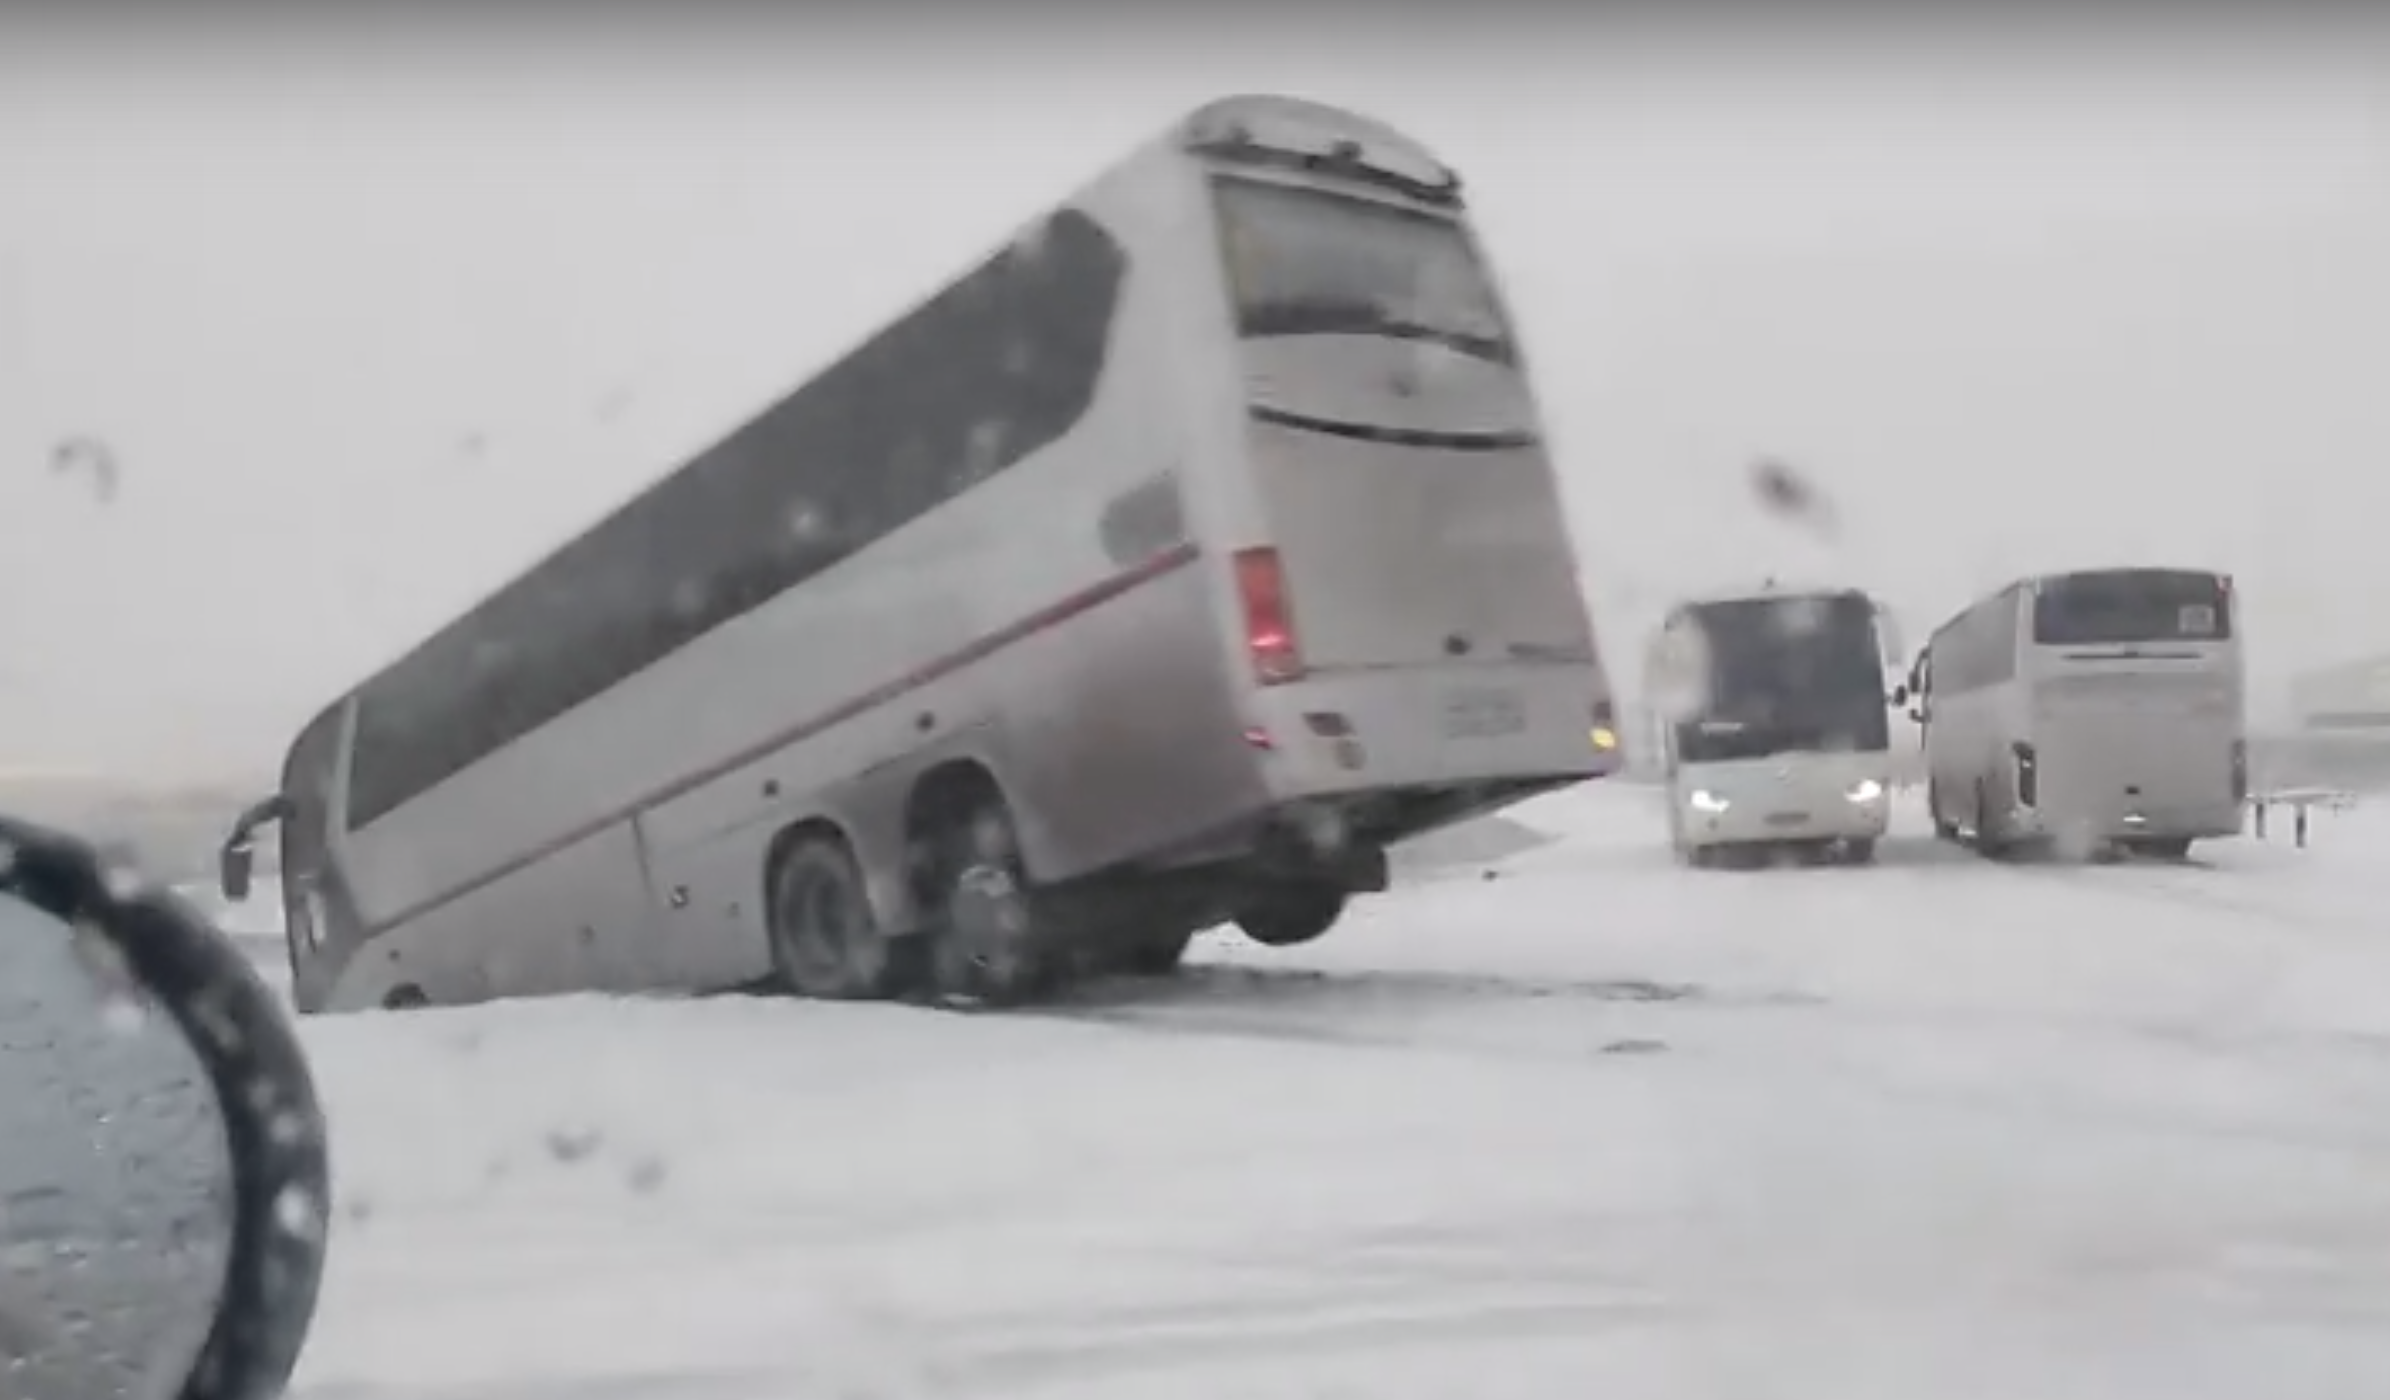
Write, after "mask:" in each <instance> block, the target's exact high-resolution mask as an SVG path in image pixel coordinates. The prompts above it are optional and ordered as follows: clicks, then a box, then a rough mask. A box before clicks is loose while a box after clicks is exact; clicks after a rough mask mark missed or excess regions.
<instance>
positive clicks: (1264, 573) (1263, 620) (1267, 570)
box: [1236, 549, 1303, 685]
mask: <svg viewBox="0 0 2390 1400" xmlns="http://www.w3.org/2000/svg"><path fill="white" fill-rule="evenodd" d="M1236 587H1237V600H1238V602H1239V604H1240V605H1241V606H1242V607H1243V609H1244V615H1245V651H1246V654H1247V655H1249V656H1251V657H1252V659H1253V676H1254V679H1256V680H1258V681H1260V682H1261V683H1262V684H1263V685H1281V684H1284V683H1285V682H1287V681H1293V680H1300V679H1302V677H1303V652H1302V648H1301V647H1300V646H1299V645H1298V644H1297V643H1296V640H1295V615H1294V608H1293V606H1292V604H1291V602H1290V600H1289V599H1288V598H1287V596H1286V569H1285V566H1284V565H1283V564H1281V563H1280V562H1279V559H1278V551H1277V550H1275V549H1241V550H1238V551H1237V553H1236Z"/></svg>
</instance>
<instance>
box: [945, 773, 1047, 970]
mask: <svg viewBox="0 0 2390 1400" xmlns="http://www.w3.org/2000/svg"><path fill="white" fill-rule="evenodd" d="M953 816H954V819H953V820H951V821H949V822H946V823H943V824H942V825H941V828H940V830H939V831H938V832H937V833H936V835H935V836H934V837H933V838H932V839H933V842H934V845H935V850H934V852H933V853H932V856H931V860H932V869H933V872H934V873H933V877H932V878H933V882H934V883H933V888H934V889H935V890H936V891H937V897H938V900H939V908H938V910H937V915H936V921H935V923H934V925H933V927H932V928H931V931H930V950H929V952H930V956H929V963H930V990H931V993H932V995H934V996H935V997H936V998H937V1000H938V1001H939V1002H941V1003H943V1004H946V1005H954V1004H956V1003H963V1004H976V1005H979V1006H984V1007H990V1008H1003V1007H1013V1006H1022V1005H1026V1004H1028V1003H1030V1002H1033V1001H1036V1000H1038V999H1039V998H1040V997H1042V996H1045V995H1047V994H1048V993H1050V992H1053V991H1055V990H1057V989H1058V988H1059V986H1060V985H1061V983H1062V981H1063V976H1064V973H1065V971H1066V970H1067V960H1066V959H1065V958H1064V957H1063V956H1062V954H1063V952H1064V951H1065V950H1064V949H1062V948H1061V947H1059V946H1058V945H1057V943H1056V940H1055V938H1054V937H1053V930H1051V929H1049V928H1047V927H1046V923H1047V921H1046V920H1044V919H1042V918H1040V917H1039V911H1038V907H1037V901H1036V900H1035V899H1034V898H1033V897H1032V895H1031V891H1030V889H1029V884H1028V874H1027V870H1026V867H1025V866H1024V864H1023V862H1022V860H1021V851H1020V841H1019V839H1018V837H1017V836H1016V835H1015V834H1014V829H1013V824H1012V813H1011V812H1010V811H1009V810H1007V809H1006V807H1005V805H1004V802H1003V799H1002V798H1000V797H997V796H995V795H994V794H992V793H991V794H989V795H987V796H984V797H981V798H979V799H978V800H976V801H974V802H973V803H972V804H971V805H970V806H968V807H965V808H963V809H961V810H960V811H957V812H955V813H954V814H953Z"/></svg>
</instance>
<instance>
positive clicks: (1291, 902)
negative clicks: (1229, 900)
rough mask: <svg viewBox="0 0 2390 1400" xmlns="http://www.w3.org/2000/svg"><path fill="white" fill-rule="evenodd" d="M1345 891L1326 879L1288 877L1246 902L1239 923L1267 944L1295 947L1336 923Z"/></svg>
mask: <svg viewBox="0 0 2390 1400" xmlns="http://www.w3.org/2000/svg"><path fill="white" fill-rule="evenodd" d="M1343 917H1344V891H1343V890H1341V889H1338V888H1337V887H1336V886H1334V885H1332V884H1329V883H1327V882H1326V881H1316V882H1315V881H1300V882H1297V881H1288V882H1286V883H1284V884H1281V885H1279V886H1277V887H1276V888H1273V889H1272V890H1270V891H1269V892H1268V893H1267V894H1265V895H1263V896H1262V897H1261V898H1259V899H1256V900H1255V901H1254V902H1253V903H1251V904H1249V905H1247V906H1246V907H1245V908H1244V909H1243V910H1241V911H1240V912H1239V913H1238V914H1237V916H1236V923H1237V927H1238V928H1240V929H1243V930H1244V931H1245V936H1246V937H1247V938H1250V939H1252V940H1253V941H1254V942H1256V943H1259V944H1260V945H1261V946H1263V947H1264V948H1293V947H1297V946H1299V945H1301V944H1305V943H1309V942H1311V941H1312V940H1313V939H1315V938H1318V937H1320V936H1321V935H1322V934H1325V933H1326V932H1327V931H1328V930H1329V929H1332V928H1334V927H1336V921H1337V920H1338V919H1341V918H1343Z"/></svg>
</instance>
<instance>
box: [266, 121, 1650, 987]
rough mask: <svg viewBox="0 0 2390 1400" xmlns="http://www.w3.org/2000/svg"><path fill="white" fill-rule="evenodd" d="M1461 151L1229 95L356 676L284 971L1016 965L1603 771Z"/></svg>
mask: <svg viewBox="0 0 2390 1400" xmlns="http://www.w3.org/2000/svg"><path fill="white" fill-rule="evenodd" d="M1538 418H1539V415H1538V410H1537V407H1536V403H1535V398H1534V395H1533V393H1532V392H1531V390H1530V386H1529V381H1528V376H1527V372H1526V370H1525V368H1524V362H1523V359H1522V356H1521V353H1520V349H1519V344H1518V340H1517V337H1516V335H1515V332H1514V330H1513V327H1512V323H1511V320H1510V317H1509V316H1508V314H1507V313H1506V311H1505V308H1504V305H1503V302H1502V298H1501V296H1500V294H1499V292H1498V290H1497V284H1496V281H1495V278H1494V276H1493V274H1492V273H1491V271H1490V270H1489V268H1488V266H1487V263H1486V261H1485V258H1484V255H1483V252H1482V250H1481V247H1480V244H1479V242H1478V240H1477V237H1476V235H1475V233H1474V231H1473V229H1472V227H1471V224H1470V221H1469V218H1468V216H1467V211H1466V207H1465V204H1464V201H1463V198H1462V194H1461V188H1460V183H1459V181H1458V180H1457V178H1456V177H1455V176H1454V175H1453V174H1452V172H1450V171H1449V170H1448V169H1446V168H1445V167H1444V166H1443V165H1442V164H1441V163H1439V162H1438V161H1437V160H1436V159H1435V158H1434V157H1433V156H1432V155H1430V154H1429V153H1428V152H1427V151H1426V150H1425V149H1423V148H1422V147H1421V146H1419V145H1418V144H1417V143H1415V142H1413V141H1411V140H1410V139H1408V138H1406V137H1404V136H1403V135H1401V134H1399V133H1397V132H1395V131H1393V130H1390V129H1389V128H1387V127H1385V126H1383V125H1380V124H1379V123H1376V122H1374V121H1371V120H1369V119H1367V118H1364V117H1360V116H1356V115H1353V114H1351V113H1346V112H1340V111H1336V110H1333V109H1329V108H1326V107H1321V106H1317V105H1314V104H1310V103H1306V102H1301V101H1297V100H1292V99H1285V98H1269V97H1247V98H1232V99H1227V100H1224V101H1221V102H1218V103H1215V104H1212V105H1211V106H1209V107H1206V108H1204V109H1203V110H1201V111H1199V112H1197V113H1195V114H1193V115H1192V116H1190V117H1189V118H1187V119H1185V120H1183V121H1181V122H1179V123H1177V124H1175V125H1174V126H1173V127H1172V128H1171V129H1170V130H1168V131H1167V132H1166V133H1164V134H1163V135H1162V136H1161V137H1160V138H1159V139H1157V140H1156V141H1154V142H1153V143H1151V144H1149V145H1147V146H1145V147H1144V148H1142V149H1141V150H1139V151H1137V152H1135V153H1133V154H1132V155H1130V156H1129V157H1128V158H1127V159H1126V160H1124V161H1123V162H1122V163H1121V164H1119V165H1117V166H1116V167H1114V168H1113V169H1112V170H1110V171H1109V172H1108V173H1105V174H1104V175H1102V176H1101V177H1100V178H1098V179H1097V180H1096V181H1095V182H1094V183H1093V184H1091V185H1089V186H1088V187H1086V188H1085V189H1084V190H1082V191H1081V192H1080V193H1079V194H1078V195H1077V196H1076V197H1074V198H1073V199H1072V200H1070V201H1069V202H1068V203H1067V204H1065V205H1063V206H1062V207H1060V208H1056V209H1054V210H1052V211H1051V212H1049V213H1047V214H1046V215H1045V216H1044V217H1042V218H1040V219H1038V220H1037V221H1036V222H1035V223H1034V225H1033V226H1032V227H1030V228H1028V229H1027V230H1025V231H1023V232H1022V233H1021V234H1020V235H1019V236H1018V237H1016V238H1014V239H1012V240H1011V241H1010V242H1008V243H1007V244H1006V245H1005V246H1004V247H1003V248H1002V249H1001V250H1000V251H998V252H997V253H996V254H995V255H994V256H993V257H991V258H990V259H988V260H987V261H986V262H983V263H981V264H980V265H979V266H978V267H977V268H976V269H974V270H972V271H971V272H969V273H968V274H966V275H965V276H963V277H962V278H961V279H960V280H958V281H956V282H954V283H953V284H951V285H949V286H947V287H946V288H945V289H943V290H942V291H940V292H938V293H937V294H936V295H935V296H934V297H932V298H931V299H930V300H928V301H927V302H926V303H924V304H922V305H921V306H919V307H918V308H916V309H915V310H913V311H912V312H911V313H910V314H908V315H907V316H905V317H904V318H903V319H901V320H899V321H897V322H896V323H895V324H893V325H892V326H890V327H888V328H887V329H886V330H884V331H883V332H881V333H880V334H879V335H877V336H876V337H874V338H873V339H871V340H870V341H868V342H867V343H865V344H864V345H863V346H862V347H861V348H859V349H857V350H856V351H854V352H853V353H851V354H850V355H848V356H847V357H846V358H845V359H843V360H840V361H839V362H838V363H836V364H834V365H832V366H830V367H829V368H828V369H826V370H823V371H822V372H820V373H819V374H818V375H816V376H815V377H814V378H813V379H812V380H811V381H810V382H809V383H806V384H804V385H803V386H801V387H799V388H798V389H796V390H795V391H794V392H792V393H790V394H789V395H788V396H786V397H785V398H782V399H781V400H779V401H778V402H776V403H774V404H771V405H769V406H768V407H766V408H764V409H763V410H762V412H761V413H760V414H759V415H758V416H756V417H755V418H753V419H752V420H751V421H749V422H747V423H746V424H745V425H744V426H741V427H740V428H738V429H737V430H736V431H735V432H733V433H732V434H730V436H728V437H727V438H725V439H723V440H722V441H721V442H720V443H718V444H717V445H715V446H713V447H711V448H709V449H707V450H705V451H703V452H701V453H699V454H698V455H697V456H696V457H695V458H694V459H693V460H691V461H689V462H688V463H686V464H685V465H683V466H681V467H680V468H679V469H678V470H676V471H674V472H672V473H671V474H669V475H667V476H665V477H664V478H663V479H662V480H660V481H658V482H657V483H656V484H655V485H653V486H652V487H651V488H649V489H648V490H646V491H645V492H643V493H642V494H640V495H639V496H638V497H636V498H635V499H633V500H631V501H630V502H628V503H627V504H625V505H624V506H622V507H621V508H620V509H619V510H617V511H616V512H615V513H614V514H612V515H611V516H609V517H608V518H606V519H605V520H603V521H601V522H600V523H599V524H597V525H596V526H595V527H593V528H591V529H590V530H588V531H587V532H585V533H583V534H582V535H580V536H579V537H578V538H575V539H573V540H571V541H570V542H568V543H566V544H565V545H563V546H562V547H561V548H560V549H558V550H557V551H556V552H555V553H553V554H552V555H550V556H548V557H547V558H546V559H545V560H544V561H542V562H540V563H539V564H538V565H536V566H535V567H533V568H532V569H531V570H530V571H529V572H527V573H525V574H524V575H522V576H521V577H520V578H517V579H516V580H514V581H513V582H511V583H509V584H507V585H506V586H505V587H504V588H502V589H500V590H499V591H498V592H497V593H495V594H494V595H492V596H490V597H489V598H488V599H487V600H486V601H484V602H483V603H481V604H480V605H479V606H477V607H475V608H474V609H473V610H472V611H470V612H469V613H467V614H466V615H465V616H463V617H462V618H459V619H458V620H456V621H455V622H453V623H451V624H450V625H448V626H447V627H445V628H443V629H442V630H440V631H439V632H438V633H436V634H435V635H433V636H432V637H431V638H429V639H428V640H426V641H424V642H423V643H422V644H421V645H420V646H418V647H416V648H415V649H414V650H413V651H411V652H409V653H407V654H406V655H404V656H402V657H400V658H398V659H397V660H396V661H394V662H393V663H391V664H390V665H389V666H388V667H387V668H385V669H384V670H382V671H381V672H379V673H378V674H375V675H373V676H371V677H369V678H367V679H366V680H365V681H364V682H363V683H362V684H360V685H359V686H357V687H356V689H354V690H353V691H351V692H350V693H349V694H347V695H344V696H342V697H341V698H340V699H338V700H337V701H335V702H334V703H333V704H332V705H331V706H329V707H328V708H327V709H325V710H324V711H323V713H322V714H321V715H320V716H319V717H318V718H317V719H316V720H315V721H314V722H313V723H311V724H309V725H308V726H307V727H306V728H305V730H304V731H303V732H302V733H301V734H300V735H299V736H298V738H297V740H296V741H295V743H294V744H293V745H292V747H291V749H290V752H289V755H288V758H287V762H286V766H285V769H284V772H283V776H282V780H281V785H280V790H279V791H278V792H277V793H276V794H274V795H273V796H272V797H271V798H269V799H267V800H266V801H264V802H262V803H260V804H259V805H258V806H257V807H255V808H253V809H252V810H251V811H250V812H249V813H248V814H247V815H245V816H244V817H243V818H242V820H241V821H240V822H239V823H238V824H237V826H236V829H235V831H234V832H233V834H232V836H231V837H230V838H229V840H228V841H227V843H226V848H225V852H224V871H223V879H224V883H225V885H226V892H227V894H230V895H233V896H235V897H239V896H240V894H241V892H242V891H243V890H245V888H246V885H247V883H248V876H247V868H246V867H247V861H248V858H249V852H250V851H251V849H252V843H253V840H254V834H255V832H256V830H257V829H258V828H259V827H261V826H263V825H265V824H268V823H275V822H278V823H279V825H280V830H281V839H282V852H283V859H282V880H283V894H284V903H285V908H286V915H287V918H288V924H289V930H290V950H291V959H292V966H293V972H294V977H295V986H296V993H297V1000H298V1004H299V1006H300V1007H301V1008H302V1009H305V1010H310V1011H314V1010H323V1009H339V1008H369V1007H377V1006H400V1005H421V1004H426V1003H432V1004H440V1003H455V1002H466V1001H474V1000H480V999H486V998H492V997H502V996H525V995H539V994H547V993H561V992H570V991H585V990H597V991H606V990H673V989H691V990H703V989H710V988H729V987H737V986H745V985H750V984H756V983H762V982H774V983H777V984H778V985H779V986H781V987H783V988H785V989H786V990H789V991H791V992H794V993H796V994H799V995H805V996H812V997H825V998H863V997H879V996H885V995H899V994H902V995H920V996H924V997H928V998H932V999H937V1000H948V999H962V1000H977V1001H981V1002H993V1003H1002V1002H1011V1001H1018V1000H1020V999H1023V998H1026V997H1031V996H1035V995H1038V994H1040V993H1042V992H1044V991H1046V990H1049V989H1051V988H1053V987H1054V986H1055V985H1057V982H1058V980H1059V979H1060V978H1062V977H1063V976H1066V975H1067V974H1068V973H1069V972H1070V971H1072V970H1074V969H1078V968H1083V967H1085V966H1087V965H1088V964H1089V963H1091V962H1094V963H1098V964H1101V965H1104V966H1108V967H1112V968H1121V969H1127V970H1138V971H1147V972H1162V971H1167V970H1168V969H1169V968H1171V967H1173V966H1175V964H1176V962H1177V960H1178V958H1179V956H1180V954H1181V952H1182V951H1183V949H1184V948H1185V946H1186V943H1187V940H1188V938H1189V937H1190V935H1191V934H1192V933H1193V932H1195V931H1197V930H1199V929H1202V928H1205V927H1208V926H1211V925H1214V924H1218V923H1222V922H1229V921H1233V922H1235V923H1236V924H1238V925H1239V926H1241V927H1242V928H1243V929H1244V930H1245V932H1246V933H1248V934H1249V935H1251V936H1252V937H1253V938H1255V939H1257V940H1259V941H1261V942H1263V943H1265V944H1271V945H1287V944H1294V943H1300V942H1304V941H1306V940H1308V939H1311V938H1315V937H1317V936H1319V935H1320V934H1321V933H1323V932H1324V931H1326V930H1327V929H1328V928H1329V926H1330V925H1331V924H1333V923H1334V922H1335V921H1336V919H1337V917H1338V916H1339V914H1340V912H1341V911H1342V910H1343V908H1344V906H1345V903H1346V900H1347V897H1348V896H1349V895H1351V894H1353V893H1356V892H1364V891H1370V890H1375V889H1382V888H1384V886H1385V883H1386V880H1387V862H1386V858H1385V848H1386V846H1387V845H1388V844H1389V843H1392V842H1395V841H1399V840H1401V839H1402V838H1404V837H1408V836H1411V835H1414V834H1417V833H1420V832H1423V831H1427V830H1430V829H1432V828H1435V827H1438V826H1441V825H1444V824H1447V823H1450V822H1454V821H1458V820H1460V819H1462V818H1465V817H1468V816H1470V815H1472V814H1475V813H1479V812H1483V811H1486V810H1488V809H1491V808H1494V807H1499V806H1502V805H1505V804H1507V803H1510V802H1513V801H1516V800H1518V799H1519V798H1521V797H1524V796H1527V795H1529V794H1532V793H1536V792H1541V791H1545V790H1548V789H1551V788H1554V787H1558V786H1562V785H1565V784H1570V783H1575V782H1578V781H1580V780H1583V779H1588V778H1593V777H1597V776H1600V775H1603V774H1606V773H1610V772H1612V771H1614V770H1615V769H1616V768H1617V766H1618V763H1619V755H1618V752H1617V744H1616V740H1615V736H1614V735H1613V734H1612V733H1611V732H1610V728H1609V726H1610V725H1611V724H1612V723H1613V721H1612V720H1611V718H1610V713H1611V711H1610V689H1609V685H1608V682H1607V680H1606V678H1605V676H1604V673H1603V668H1602V666H1601V664H1600V661H1599V659H1598V657H1597V654H1596V648H1595V642H1594V636H1593V632H1592V628H1591V625H1590V623H1589V620H1588V616H1587V612H1586V608H1585V605H1584V600H1583V598H1582V596H1581V595H1580V593H1579V591H1578V584H1577V577H1578V574H1577V568H1576V560H1575V555H1574V551H1573V549H1572V547H1571V542H1570V540H1569V537H1568V535H1567V533H1566V529H1565V527H1564V525H1563V524H1562V519H1561V498H1560V492H1559V489H1558V484H1557V482H1556V479H1555V477H1554V474H1553V469H1552V464H1551V462H1550V460H1549V459H1548V458H1547V456H1546V449H1545V444H1544V437H1543V433H1542V430H1541V427H1540V424H1539V421H1538Z"/></svg>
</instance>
